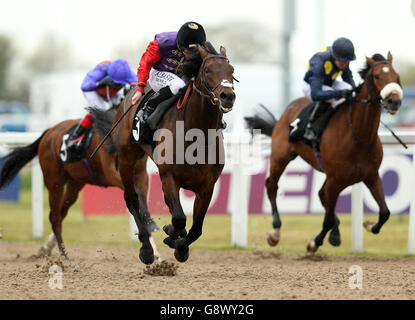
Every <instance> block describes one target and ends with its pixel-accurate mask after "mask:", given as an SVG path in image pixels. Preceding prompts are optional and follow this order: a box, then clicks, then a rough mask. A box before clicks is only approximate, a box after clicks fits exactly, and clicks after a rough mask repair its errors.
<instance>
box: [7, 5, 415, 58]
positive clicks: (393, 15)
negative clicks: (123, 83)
mask: <svg viewBox="0 0 415 320" xmlns="http://www.w3.org/2000/svg"><path fill="white" fill-rule="evenodd" d="M151 3H152V2H149V1H142V0H135V1H134V0H117V1H107V0H87V1H62V0H38V1H31V0H13V1H5V0H0V8H1V11H0V33H2V34H6V35H9V36H11V37H12V38H13V40H15V42H16V43H17V44H18V49H19V50H21V51H22V52H30V50H31V49H32V48H33V47H34V45H35V44H36V43H37V42H38V41H39V40H40V39H41V37H42V36H44V35H45V34H48V33H54V34H56V35H57V36H59V37H63V38H65V39H66V40H69V41H70V43H71V47H72V48H73V50H74V52H75V53H76V54H77V55H78V56H79V57H82V59H84V60H86V61H88V62H91V63H93V62H95V61H97V60H101V59H102V58H103V57H104V56H105V55H108V54H109V53H110V52H111V48H112V47H113V46H116V45H119V44H121V45H128V44H134V43H138V41H140V40H143V39H148V41H151V40H152V39H153V37H154V34H156V33H159V32H162V31H173V30H177V29H178V28H179V27H180V26H181V25H182V24H183V23H184V22H186V21H189V20H194V21H198V22H200V23H201V24H202V25H205V26H216V25H220V24H222V23H224V22H226V21H231V20H246V21H254V22H258V23H261V24H262V25H264V26H265V27H267V28H269V29H270V30H271V31H275V32H276V34H280V31H281V30H282V25H283V17H282V13H283V6H282V3H283V0H274V1H271V0H270V1H266V0H256V1H254V2H253V1H247V0H239V1H233V0H230V1H223V0H209V1H206V2H202V1H182V0H176V1H166V0H159V1H154V2H153V3H154V4H156V7H155V8H153V9H152V8H151V7H150V6H149V5H150V4H151ZM296 8H297V14H296V19H295V21H294V27H295V29H294V32H293V37H292V46H291V54H292V61H293V63H294V65H299V66H301V65H305V64H306V62H307V60H308V59H309V57H310V55H312V54H313V53H314V52H315V51H316V50H317V49H319V48H320V47H321V46H325V45H328V44H331V43H332V42H333V41H334V40H335V39H336V38H337V37H339V36H345V37H349V38H350V39H351V40H352V41H353V43H354V44H355V47H356V54H357V56H358V61H363V59H364V55H371V54H373V53H375V52H380V53H382V54H384V55H386V54H387V51H388V50H390V51H391V52H392V54H393V55H394V56H395V57H399V58H402V59H407V60H412V59H415V41H413V31H414V30H415V18H414V16H413V15H412V13H411V0H395V1H392V0H348V1H344V0H296ZM319 30H320V31H321V32H320V33H319V32H318V31H319ZM278 40H279V39H275V41H278ZM270 41H273V39H270ZM224 45H225V46H226V44H224ZM227 49H228V50H230V49H231V48H227ZM137 51H138V50H137ZM141 54H142V52H137V59H138V58H139V57H140V56H141Z"/></svg>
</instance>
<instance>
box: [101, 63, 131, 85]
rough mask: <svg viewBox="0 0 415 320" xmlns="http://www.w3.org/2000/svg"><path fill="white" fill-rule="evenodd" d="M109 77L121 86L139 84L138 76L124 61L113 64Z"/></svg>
mask: <svg viewBox="0 0 415 320" xmlns="http://www.w3.org/2000/svg"><path fill="white" fill-rule="evenodd" d="M108 75H109V76H110V78H111V79H112V81H114V82H115V83H119V84H129V83H132V82H138V80H137V75H135V74H134V73H133V72H132V71H131V68H130V65H129V64H128V62H127V61H126V60H124V59H117V60H114V61H113V62H111V65H110V67H109V69H108Z"/></svg>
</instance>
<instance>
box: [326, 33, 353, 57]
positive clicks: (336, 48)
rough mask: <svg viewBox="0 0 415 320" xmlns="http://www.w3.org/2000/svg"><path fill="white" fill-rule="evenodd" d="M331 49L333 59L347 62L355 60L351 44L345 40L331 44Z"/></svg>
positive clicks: (340, 39) (339, 39)
mask: <svg viewBox="0 0 415 320" xmlns="http://www.w3.org/2000/svg"><path fill="white" fill-rule="evenodd" d="M331 48H332V52H333V55H334V58H336V59H337V60H339V61H342V62H348V61H353V60H356V56H355V54H354V46H353V43H352V42H351V41H350V40H349V39H347V38H338V39H337V40H336V41H334V42H333V45H332V47H331Z"/></svg>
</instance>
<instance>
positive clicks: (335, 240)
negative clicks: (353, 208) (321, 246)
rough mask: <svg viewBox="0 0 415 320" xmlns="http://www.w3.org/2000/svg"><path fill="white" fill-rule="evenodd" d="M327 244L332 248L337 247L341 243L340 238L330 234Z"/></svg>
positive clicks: (338, 235) (337, 235)
mask: <svg viewBox="0 0 415 320" xmlns="http://www.w3.org/2000/svg"><path fill="white" fill-rule="evenodd" d="M329 243H330V244H331V245H332V246H333V247H339V246H340V245H341V243H342V241H341V238H340V234H333V233H332V232H331V233H330V235H329Z"/></svg>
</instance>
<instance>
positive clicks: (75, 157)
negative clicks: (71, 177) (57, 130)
mask: <svg viewBox="0 0 415 320" xmlns="http://www.w3.org/2000/svg"><path fill="white" fill-rule="evenodd" d="M76 126H77V125H74V126H73V127H71V128H70V129H69V130H68V132H66V133H65V134H64V135H63V137H62V143H61V147H60V149H59V157H60V159H61V161H62V162H63V163H70V162H76V161H80V160H81V159H83V158H85V157H86V150H87V149H88V148H89V146H90V145H91V140H92V136H93V135H94V132H95V129H94V127H91V128H90V129H88V130H87V131H86V132H85V135H84V138H83V139H82V141H81V144H80V146H79V148H78V149H75V148H69V149H68V146H67V144H68V142H69V141H68V138H69V136H70V135H71V133H72V132H73V131H74V130H75V127H76Z"/></svg>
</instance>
